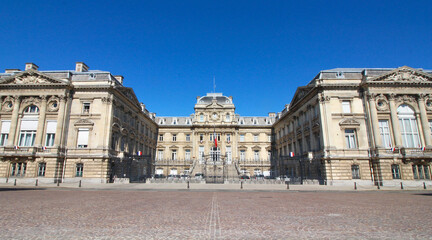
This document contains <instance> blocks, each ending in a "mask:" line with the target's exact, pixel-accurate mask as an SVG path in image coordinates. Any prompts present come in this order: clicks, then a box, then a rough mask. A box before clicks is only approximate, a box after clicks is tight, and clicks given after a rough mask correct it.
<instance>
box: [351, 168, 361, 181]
mask: <svg viewBox="0 0 432 240" xmlns="http://www.w3.org/2000/svg"><path fill="white" fill-rule="evenodd" d="M351 173H352V179H360V167H359V165H352V166H351Z"/></svg>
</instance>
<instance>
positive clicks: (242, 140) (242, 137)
mask: <svg viewBox="0 0 432 240" xmlns="http://www.w3.org/2000/svg"><path fill="white" fill-rule="evenodd" d="M244 140H245V135H244V134H240V142H244Z"/></svg>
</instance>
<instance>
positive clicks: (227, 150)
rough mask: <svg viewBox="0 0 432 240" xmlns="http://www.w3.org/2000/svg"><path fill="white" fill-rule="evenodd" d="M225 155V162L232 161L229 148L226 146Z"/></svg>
mask: <svg viewBox="0 0 432 240" xmlns="http://www.w3.org/2000/svg"><path fill="white" fill-rule="evenodd" d="M226 154H227V160H228V162H231V160H232V154H231V146H227V147H226Z"/></svg>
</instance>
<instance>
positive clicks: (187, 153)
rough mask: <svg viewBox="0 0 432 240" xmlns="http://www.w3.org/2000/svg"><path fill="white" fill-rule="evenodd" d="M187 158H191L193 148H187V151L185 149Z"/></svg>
mask: <svg viewBox="0 0 432 240" xmlns="http://www.w3.org/2000/svg"><path fill="white" fill-rule="evenodd" d="M185 159H186V160H191V150H189V149H186V151H185Z"/></svg>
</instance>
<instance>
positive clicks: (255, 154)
mask: <svg viewBox="0 0 432 240" xmlns="http://www.w3.org/2000/svg"><path fill="white" fill-rule="evenodd" d="M254 160H255V161H259V151H258V150H255V151H254Z"/></svg>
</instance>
